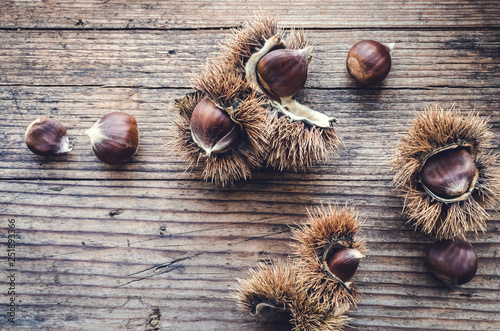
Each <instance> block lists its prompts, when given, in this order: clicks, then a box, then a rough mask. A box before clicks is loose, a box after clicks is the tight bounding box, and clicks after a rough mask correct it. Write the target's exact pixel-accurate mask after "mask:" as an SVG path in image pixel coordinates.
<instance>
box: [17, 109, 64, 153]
mask: <svg viewBox="0 0 500 331" xmlns="http://www.w3.org/2000/svg"><path fill="white" fill-rule="evenodd" d="M24 139H25V142H26V145H27V146H28V148H29V149H30V151H32V152H33V153H35V154H37V155H42V156H52V155H58V154H64V153H67V152H70V151H71V149H72V148H73V146H72V145H71V144H70V143H69V138H68V134H67V132H66V129H65V128H64V126H63V125H62V124H61V122H59V121H58V120H56V119H53V118H49V117H40V118H38V119H36V120H34V121H33V122H31V123H30V125H29V126H28V128H27V129H26V132H25V133H24Z"/></svg>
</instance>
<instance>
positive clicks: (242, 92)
mask: <svg viewBox="0 0 500 331" xmlns="http://www.w3.org/2000/svg"><path fill="white" fill-rule="evenodd" d="M192 84H193V86H194V88H195V90H196V92H193V93H190V94H188V95H186V96H185V97H184V98H182V99H180V100H176V102H175V107H176V108H177V110H178V112H179V116H178V118H177V120H176V121H175V124H176V128H177V135H176V140H175V148H176V150H177V151H178V152H179V153H181V154H182V155H183V156H184V158H186V159H187V160H189V162H190V166H189V167H191V166H194V165H197V164H199V163H200V162H201V163H202V176H203V179H204V180H211V181H212V182H214V183H216V184H220V185H225V184H228V183H233V182H234V181H237V180H240V179H247V178H249V177H250V176H251V171H252V170H253V169H255V168H258V167H260V165H261V160H262V159H263V157H264V155H265V154H266V151H267V147H268V141H267V135H266V132H267V131H266V111H265V109H264V106H265V100H264V99H263V98H262V97H261V96H258V95H257V94H256V93H255V92H254V91H251V90H250V89H249V88H248V84H247V83H246V82H245V81H244V80H243V79H242V77H241V75H239V74H238V73H235V72H234V71H233V70H231V68H229V67H228V66H227V65H225V64H224V63H223V62H221V61H209V62H207V64H206V65H205V67H204V68H203V70H202V72H201V74H200V75H198V76H196V77H194V78H193V82H192ZM205 97H206V98H209V99H210V100H212V101H213V102H214V103H215V104H217V105H218V106H220V107H221V108H223V109H224V110H225V111H226V112H227V113H228V114H229V116H230V117H231V119H232V120H233V121H234V122H235V123H237V124H238V125H239V127H240V128H241V130H242V132H243V138H242V141H241V142H240V143H239V145H237V146H236V147H235V148H233V149H231V150H229V151H227V152H225V153H221V154H213V155H211V156H209V157H206V156H205V155H204V153H203V150H202V149H201V148H199V147H198V145H196V143H195V142H194V141H193V139H192V136H191V129H190V118H191V115H192V113H193V110H194V108H195V107H196V105H197V104H198V102H199V101H200V100H201V99H203V98H205Z"/></svg>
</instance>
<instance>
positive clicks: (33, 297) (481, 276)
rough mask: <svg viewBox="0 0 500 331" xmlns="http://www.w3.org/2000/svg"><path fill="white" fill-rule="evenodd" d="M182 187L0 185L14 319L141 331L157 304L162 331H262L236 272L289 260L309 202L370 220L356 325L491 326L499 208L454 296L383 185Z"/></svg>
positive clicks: (499, 290)
mask: <svg viewBox="0 0 500 331" xmlns="http://www.w3.org/2000/svg"><path fill="white" fill-rule="evenodd" d="M180 184H182V182H180V183H179V182H175V181H142V180H135V181H74V180H73V181H68V180H65V181H61V180H45V181H32V180H22V181H19V180H9V181H3V182H1V186H2V188H3V190H2V191H3V194H2V196H1V197H0V218H1V219H3V220H6V219H7V218H12V217H15V219H16V228H17V231H18V234H19V239H18V247H19V248H18V251H17V252H18V256H19V260H18V269H19V275H20V276H19V277H20V278H21V279H22V282H20V283H19V285H18V286H19V288H20V293H21V294H20V295H19V300H21V301H22V304H21V305H20V306H19V313H20V314H21V315H22V316H26V318H23V319H22V320H20V321H19V323H20V324H19V327H20V328H21V329H24V328H26V329H27V328H32V327H35V326H36V327H38V328H50V329H72V328H79V327H80V326H82V325H85V328H86V329H88V330H97V329H99V327H100V325H103V324H104V323H106V325H108V326H109V327H110V328H112V329H115V328H116V329H117V328H120V327H128V328H141V329H143V328H144V327H145V325H146V321H147V317H148V316H149V315H150V314H151V312H152V310H153V309H154V307H160V308H161V314H162V327H163V328H165V329H168V328H172V329H176V330H191V329H194V328H199V327H205V328H207V329H208V330H234V329H238V330H269V328H267V327H266V326H265V325H261V324H254V323H253V322H252V319H251V318H250V317H248V316H243V315H242V314H241V313H240V312H239V311H238V310H237V309H236V307H235V306H234V301H233V300H232V299H231V298H230V293H231V291H232V290H233V289H234V288H235V286H236V278H238V277H242V276H244V275H245V274H246V270H247V269H248V268H251V267H253V266H255V265H256V263H257V262H258V261H261V260H266V259H268V258H276V257H284V256H286V255H287V254H288V253H289V251H290V249H289V246H288V245H289V243H290V230H289V226H293V224H296V223H298V222H301V221H302V220H304V219H305V217H306V212H305V208H306V207H308V206H314V205H319V203H321V202H325V201H335V202H337V203H340V204H343V203H345V202H347V203H350V204H356V205H358V208H359V210H360V214H361V217H362V218H363V219H364V220H365V221H364V226H363V228H362V230H361V231H360V233H359V235H360V237H362V238H364V239H365V240H366V241H367V244H368V246H369V248H370V253H369V255H368V257H367V259H366V260H364V261H363V263H362V264H361V266H360V270H359V271H358V273H357V274H356V280H357V281H358V282H359V285H360V288H361V290H362V292H363V293H364V296H363V298H364V300H363V302H362V303H361V304H360V309H359V310H357V311H354V312H352V313H351V315H352V316H353V317H354V318H355V320H354V321H353V323H352V325H353V326H356V327H358V328H360V329H374V330H377V329H382V328H383V327H392V328H393V329H399V330H402V329H405V330H406V329H408V330H412V329H422V328H423V329H437V330H451V329H453V328H455V329H456V328H459V329H464V330H465V329H470V328H469V327H470V326H471V321H472V322H473V323H474V325H475V328H476V329H480V330H494V329H495V328H497V327H498V326H499V325H500V319H499V318H498V314H497V309H498V300H499V298H500V287H499V286H498V284H499V282H498V277H499V276H498V275H499V268H500V266H499V265H498V264H497V263H496V260H497V253H498V252H499V251H500V236H499V225H500V215H499V214H498V213H494V212H493V213H492V220H491V221H490V222H489V223H488V233H486V234H480V235H479V236H478V237H477V238H472V242H473V243H474V246H475V247H476V249H477V252H478V255H479V256H480V261H481V263H480V268H479V271H478V274H477V275H476V277H475V278H474V280H473V281H472V282H470V283H468V284H466V285H464V286H462V287H460V288H457V289H453V290H449V289H445V288H443V286H442V285H441V283H440V282H439V281H438V280H437V279H435V278H434V277H433V276H432V275H430V274H429V273H428V272H427V271H426V270H425V268H424V266H423V255H424V254H425V250H426V247H427V245H428V243H429V242H430V241H431V239H430V238H428V237H427V236H424V235H423V234H421V233H417V232H414V231H413V230H412V229H411V228H410V227H408V226H407V225H404V222H403V220H402V218H401V217H400V215H399V213H400V208H401V204H402V202H401V201H400V200H399V199H398V198H395V197H394V196H393V191H392V186H391V185H390V183H389V182H387V181H386V182H383V183H381V184H378V185H374V184H373V183H371V182H363V181H358V182H354V183H353V182H351V181H342V180H338V181H336V182H335V183H329V184H325V183H324V182H321V181H318V182H309V183H307V182H303V183H300V182H298V183H293V184H292V183H281V184H276V183H273V182H262V183H253V182H250V183H246V185H240V186H239V187H233V188H226V189H222V190H219V189H214V187H213V186H212V185H210V184H207V183H202V182H197V183H184V185H180ZM318 185H320V186H322V187H321V188H320V189H319V188H318V187H317V186H318ZM367 191H370V192H371V194H367V193H366V192H367ZM312 192H314V194H312ZM97 197H98V199H97ZM249 199H251V202H250V203H248V200H249ZM278 206H279V207H278ZM41 261H43V263H41ZM389 265H390V266H391V268H390V270H388V268H387V266H389ZM458 316H460V317H459V318H457V317H458Z"/></svg>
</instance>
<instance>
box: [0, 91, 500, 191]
mask: <svg viewBox="0 0 500 331" xmlns="http://www.w3.org/2000/svg"><path fill="white" fill-rule="evenodd" d="M186 92H187V90H178V89H173V90H172V89H143V88H98V87H43V86H38V87H29V86H11V87H0V100H1V102H2V105H3V107H4V110H3V112H2V119H3V120H2V121H1V122H0V128H1V129H0V132H2V133H3V134H2V135H0V144H1V145H2V146H4V147H3V148H2V150H1V153H2V157H1V159H0V169H2V173H1V176H2V178H60V179H63V178H66V179H76V178H87V179H135V180H137V179H168V180H194V181H198V180H199V171H197V170H194V171H192V172H185V170H186V167H187V163H186V162H185V161H184V160H182V159H181V158H179V157H178V156H177V155H176V154H175V152H173V151H172V150H170V149H169V147H168V142H169V141H170V140H171V139H172V137H173V135H174V134H175V131H174V128H173V125H172V114H173V109H172V101H173V100H174V99H175V98H178V97H181V96H182V95H183V94H184V93H186ZM304 99H305V102H307V103H308V104H310V105H311V106H312V107H313V108H316V109H318V110H322V111H325V112H326V113H327V114H328V115H330V116H334V117H336V118H338V119H340V121H341V122H340V123H339V124H338V131H339V133H340V135H341V136H342V137H343V139H344V143H345V147H344V148H343V149H342V150H341V152H340V156H339V157H337V158H333V159H332V160H331V161H330V162H328V163H327V164H319V165H317V166H316V167H313V168H311V169H310V170H309V171H308V172H307V175H305V174H301V173H299V174H294V173H281V174H280V173H277V172H274V171H271V170H264V171H257V172H255V173H254V179H255V180H257V181H266V180H273V181H276V180H278V181H288V180H293V181H295V180H322V181H325V180H336V179H339V178H342V179H346V178H349V179H351V180H358V179H359V180H375V181H376V180H387V179H390V178H391V175H390V174H389V164H388V159H389V158H390V157H391V155H392V153H393V146H395V145H396V143H397V141H398V139H399V138H400V137H401V135H402V134H403V132H404V131H405V130H406V128H407V127H408V126H409V123H410V121H411V119H412V118H413V116H414V111H415V110H417V109H421V108H423V107H425V106H428V105H430V104H432V103H441V104H443V105H444V106H451V105H452V104H453V103H455V104H456V105H457V106H458V107H460V108H461V109H463V110H471V109H475V110H476V111H479V112H480V113H481V114H482V115H484V116H489V117H490V124H491V125H492V130H493V131H494V132H496V133H498V132H500V97H499V94H498V89H496V88H482V89H472V88H470V89H463V88H433V89H383V90H359V91H352V90H323V89H309V90H307V91H306V92H305V98H304ZM116 110H120V111H126V112H128V113H130V114H131V115H133V116H135V117H136V118H137V120H138V123H139V130H140V136H141V146H140V147H139V150H138V153H137V155H136V156H134V158H132V160H130V161H129V162H127V163H125V164H124V165H122V166H120V167H118V168H115V169H114V168H111V167H108V166H106V165H104V164H102V163H101V162H99V161H98V160H97V159H96V158H95V156H94V155H93V152H92V150H91V148H90V144H89V142H88V138H87V137H86V136H85V135H84V131H85V130H86V129H88V128H90V127H91V126H92V124H93V123H94V122H95V121H96V120H97V119H98V118H100V117H101V116H103V115H104V114H106V113H108V112H111V111H116ZM42 115H43V116H52V117H55V118H58V119H59V120H60V121H62V123H64V125H65V126H66V128H67V130H68V134H69V135H70V137H71V138H72V139H73V141H74V145H75V147H74V149H73V151H72V152H71V153H69V154H68V155H66V156H62V157H57V158H45V157H39V156H36V155H34V154H32V153H31V152H30V151H29V150H28V149H27V147H26V145H25V143H24V131H25V128H26V127H27V126H28V124H29V123H30V122H31V121H33V120H34V119H36V118H37V117H39V116H42ZM495 151H497V152H498V151H499V150H498V146H496V149H495Z"/></svg>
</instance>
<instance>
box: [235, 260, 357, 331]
mask: <svg viewBox="0 0 500 331" xmlns="http://www.w3.org/2000/svg"><path fill="white" fill-rule="evenodd" d="M299 281H300V277H298V274H297V268H296V266H295V265H294V264H292V263H291V261H290V260H276V261H272V262H271V264H264V263H262V264H260V265H259V266H258V267H257V268H255V269H251V270H250V272H249V276H248V278H246V279H239V280H238V282H239V287H238V289H237V291H236V292H235V297H236V299H237V301H238V303H239V305H240V308H241V309H242V310H243V311H245V312H247V313H249V314H250V315H252V316H255V317H256V318H257V320H260V321H265V322H285V321H287V322H289V323H290V324H291V326H292V330H293V331H337V330H342V329H343V327H344V326H345V325H346V324H347V323H348V322H349V320H350V319H349V318H348V317H347V316H345V315H338V314H336V312H335V311H333V310H332V309H331V306H330V305H329V304H326V303H321V302H318V301H315V300H314V298H312V297H311V296H310V295H309V293H308V292H307V291H305V290H306V288H305V287H304V286H303V285H302V284H300V283H299ZM263 304H264V305H265V306H266V307H275V308H277V309H273V310H271V311H272V312H275V314H267V315H263V314H261V313H259V308H258V307H259V306H262V305H263ZM267 312H269V311H267ZM283 317H285V318H286V319H283Z"/></svg>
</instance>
